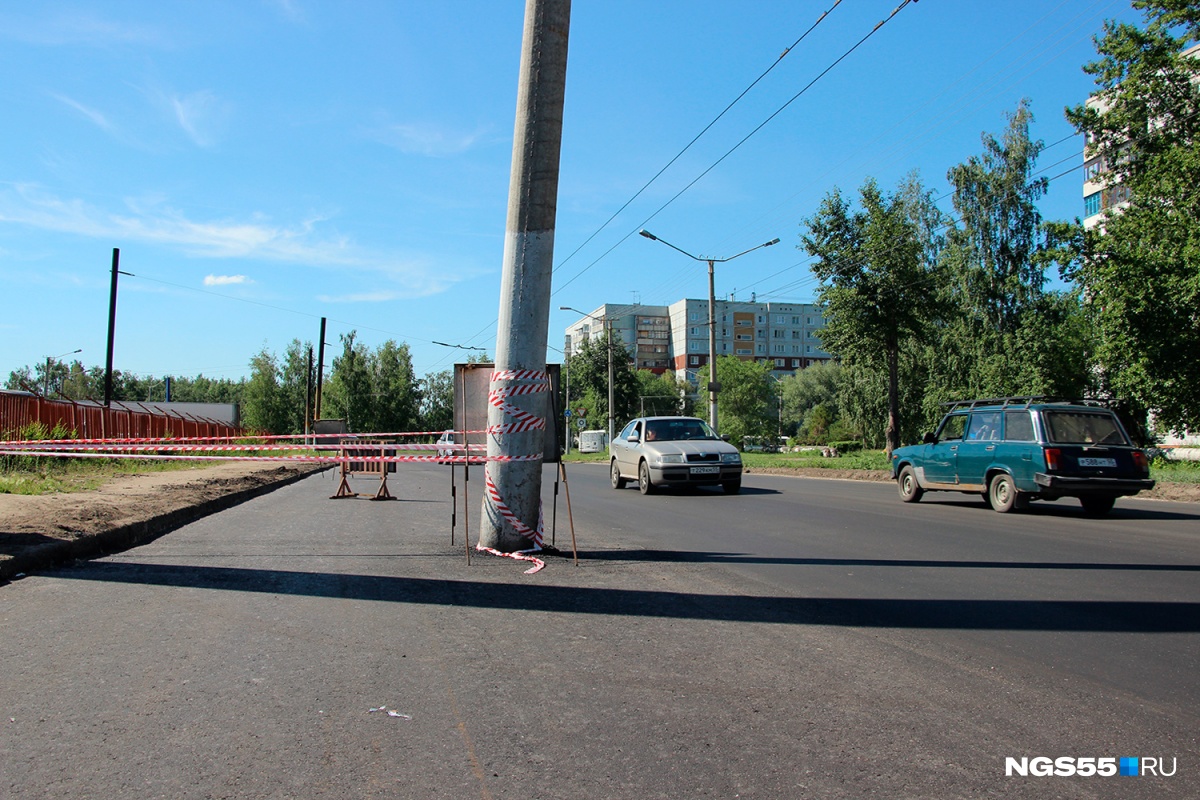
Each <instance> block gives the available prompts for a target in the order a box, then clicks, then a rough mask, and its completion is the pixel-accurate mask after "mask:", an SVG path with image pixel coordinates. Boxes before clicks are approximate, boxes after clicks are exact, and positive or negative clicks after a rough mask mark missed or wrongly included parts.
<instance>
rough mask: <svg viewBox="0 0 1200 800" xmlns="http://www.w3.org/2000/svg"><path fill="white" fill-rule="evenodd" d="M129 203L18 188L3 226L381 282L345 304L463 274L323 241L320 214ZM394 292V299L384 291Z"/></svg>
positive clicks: (418, 290) (5, 201) (5, 200)
mask: <svg viewBox="0 0 1200 800" xmlns="http://www.w3.org/2000/svg"><path fill="white" fill-rule="evenodd" d="M126 206H127V208H126V210H125V213H114V212H109V211H105V210H101V209H98V208H95V207H93V206H91V205H88V204H87V203H85V202H83V201H81V200H63V199H61V198H58V197H55V196H53V195H49V194H45V193H43V192H41V191H40V190H39V189H38V188H37V187H33V186H29V185H18V186H16V187H15V188H13V189H0V224H9V225H17V226H22V227H26V228H35V229H38V230H48V231H55V232H58V233H67V234H72V235H77V236H86V237H89V238H94V239H101V240H103V241H104V242H106V243H112V242H114V241H116V242H121V241H125V242H130V241H136V242H143V243H150V244H156V245H160V246H163V247H166V248H169V249H173V250H176V251H178V252H182V253H184V254H186V255H188V256H191V257H194V258H208V259H258V260H262V261H272V262H277V263H284V264H291V265H295V266H299V267H308V268H322V269H325V270H331V271H334V272H336V273H338V277H337V280H338V281H339V282H340V283H341V285H343V286H345V285H348V284H351V283H354V282H357V281H362V280H363V279H364V277H365V278H366V279H368V280H370V281H371V282H372V284H374V285H376V286H380V285H382V288H380V289H378V290H374V289H373V290H372V291H371V292H367V293H359V294H347V295H344V296H342V299H341V300H339V302H367V301H372V300H375V301H378V300H387V299H395V298H401V297H406V298H412V297H426V296H429V295H433V294H438V293H440V292H443V291H445V290H446V289H448V288H449V287H450V286H452V285H454V284H455V283H457V282H458V281H459V280H460V279H461V277H462V276H461V275H458V274H455V272H454V271H453V270H450V269H448V268H447V267H446V265H444V264H441V263H433V262H432V260H430V259H427V258H423V257H413V256H402V255H395V254H389V253H379V252H373V251H371V250H369V249H366V248H363V247H361V246H359V245H357V244H355V243H354V242H353V241H351V240H350V239H348V238H346V237H343V236H333V237H330V236H322V235H321V227H322V224H323V223H324V222H325V220H324V219H323V218H321V217H313V218H310V219H305V220H301V221H299V222H297V223H293V224H291V225H279V224H273V223H271V222H270V221H269V220H268V219H266V218H265V217H264V216H262V215H257V216H255V217H253V218H252V219H249V220H235V219H219V220H192V219H188V218H187V217H186V216H185V215H184V214H183V213H182V212H180V211H178V210H177V209H174V208H172V207H170V206H167V205H165V204H164V203H162V202H161V201H157V200H151V201H141V202H135V201H133V200H127V201H126ZM242 277H243V276H240V275H234V276H221V275H217V274H215V273H214V274H213V275H210V276H209V278H206V279H205V282H206V284H207V283H208V280H209V279H212V280H222V281H226V282H233V281H232V279H234V278H242ZM243 281H244V282H246V283H251V282H252V281H249V280H248V279H244V278H243ZM243 281H239V282H243ZM209 285H214V284H209ZM389 292H390V293H391V296H390V297H383V296H380V294H379V293H385V294H386V293H389Z"/></svg>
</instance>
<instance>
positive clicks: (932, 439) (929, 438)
mask: <svg viewBox="0 0 1200 800" xmlns="http://www.w3.org/2000/svg"><path fill="white" fill-rule="evenodd" d="M921 443H922V444H937V436H936V435H935V434H934V433H933V431H930V432H929V433H927V434H925V436H924V438H922V439H921Z"/></svg>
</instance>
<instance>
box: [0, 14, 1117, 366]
mask: <svg viewBox="0 0 1200 800" xmlns="http://www.w3.org/2000/svg"><path fill="white" fill-rule="evenodd" d="M898 2H899V0H842V1H841V2H838V0H821V2H817V3H808V2H796V0H790V1H789V2H782V1H781V2H775V0H762V1H761V2H716V1H715V0H692V1H691V2H683V1H682V0H658V1H657V2H650V3H647V2H645V1H644V0H642V2H636V3H635V2H627V1H626V0H599V1H598V0H591V1H589V0H575V2H574V4H573V5H574V7H573V9H572V20H571V32H570V58H569V65H568V75H567V101H566V109H565V112H564V130H563V152H562V167H561V174H560V187H559V205H558V223H557V231H556V247H555V263H556V270H555V276H554V291H555V294H554V296H553V298H552V304H551V305H552V308H553V309H554V310H552V311H551V316H550V344H551V345H554V346H559V345H560V344H561V337H562V330H563V328H564V327H565V326H566V325H568V324H570V323H571V322H573V321H574V320H575V319H576V318H577V315H574V314H572V313H570V312H564V311H559V310H558V307H559V306H560V305H566V306H574V307H577V308H582V309H586V310H590V309H592V308H594V307H596V306H597V305H599V304H600V303H603V302H610V303H635V302H640V303H645V304H665V303H670V302H673V301H675V300H678V299H680V298H682V297H704V296H706V294H707V278H706V273H705V268H704V265H703V264H698V263H696V262H692V261H690V260H688V259H686V258H684V257H683V256H681V255H679V254H677V253H675V252H674V251H672V250H670V249H668V248H666V247H663V246H662V245H661V244H656V243H653V242H650V241H648V240H646V239H643V238H641V237H638V236H636V234H635V232H636V231H637V230H638V228H639V227H642V226H645V227H647V228H648V229H650V230H652V231H653V232H654V233H656V234H657V235H659V236H661V237H662V238H664V239H666V240H668V241H670V242H672V243H673V244H676V245H678V246H680V247H682V248H684V249H686V250H688V251H690V252H692V253H695V254H697V255H704V256H715V257H724V256H728V255H733V254H734V253H737V252H740V251H742V250H745V249H747V248H749V247H752V246H754V245H756V244H759V243H761V242H764V241H766V240H768V239H772V238H775V237H779V238H780V239H781V240H782V241H781V243H780V245H777V246H775V247H771V248H767V249H764V250H761V251H756V252H755V253H753V254H750V255H747V256H745V257H744V258H740V259H738V260H737V261H734V262H731V263H730V264H728V265H725V266H720V267H719V268H718V270H717V283H716V291H717V293H718V295H719V296H726V295H728V294H730V293H734V292H735V293H736V295H737V297H738V298H739V299H749V295H750V292H756V293H757V295H758V299H760V300H763V299H772V300H793V301H811V300H812V298H813V290H814V285H813V282H812V281H811V276H810V274H809V272H808V263H809V260H808V259H807V258H806V257H805V255H804V253H803V252H801V251H799V250H797V249H796V246H797V245H798V243H799V234H800V231H801V223H802V221H803V220H804V219H805V218H807V217H809V216H810V215H811V214H812V213H813V212H814V211H815V209H816V208H817V205H818V203H819V202H820V200H821V198H822V197H823V196H824V195H825V194H826V193H827V192H828V191H830V190H831V189H832V188H833V187H835V186H837V187H841V188H842V189H843V190H845V191H848V192H854V191H855V190H856V189H857V188H858V187H859V186H860V185H861V184H862V182H863V180H864V179H865V178H866V177H867V176H874V177H875V178H876V179H877V180H878V181H879V182H880V184H881V185H882V186H883V187H884V188H885V189H889V188H892V187H894V186H895V185H896V183H898V182H899V180H900V179H901V178H902V177H903V176H904V174H905V173H907V172H909V171H911V170H919V172H920V174H921V176H922V178H923V179H924V180H925V182H926V183H927V185H928V186H930V187H931V188H933V189H934V190H936V191H937V192H938V193H939V194H942V193H944V192H945V191H946V188H947V184H946V181H945V175H946V170H947V169H948V168H949V167H951V166H953V165H955V164H957V163H959V162H961V161H963V160H965V159H967V158H968V157H970V156H972V155H974V154H977V153H979V152H980V150H981V145H980V135H981V133H983V132H985V131H987V132H991V133H996V134H999V133H1000V132H1001V131H1002V130H1003V128H1004V126H1005V124H1006V122H1005V114H1006V112H1010V111H1012V110H1013V109H1014V108H1015V107H1016V105H1017V103H1018V102H1019V101H1020V99H1021V98H1029V100H1030V101H1031V104H1032V110H1033V113H1034V115H1035V122H1034V126H1033V134H1034V136H1035V137H1036V138H1040V139H1042V140H1044V141H1045V142H1046V143H1047V144H1048V145H1049V144H1053V146H1052V147H1050V148H1048V149H1047V150H1046V152H1045V153H1043V155H1042V158H1041V160H1040V162H1039V165H1040V166H1042V167H1044V168H1045V169H1046V174H1047V175H1048V176H1050V177H1053V176H1056V175H1058V174H1059V173H1062V172H1065V171H1067V170H1070V169H1072V168H1077V167H1078V166H1079V165H1080V164H1081V163H1082V156H1081V155H1080V152H1081V147H1082V144H1081V139H1080V138H1079V137H1077V136H1071V134H1072V133H1073V132H1072V130H1071V128H1070V127H1069V126H1068V125H1067V123H1066V122H1065V121H1064V119H1063V108H1064V106H1066V105H1069V104H1070V105H1073V104H1075V103H1078V102H1080V101H1082V100H1083V99H1084V98H1085V97H1086V95H1087V93H1088V92H1089V90H1090V89H1091V88H1092V82H1091V78H1090V77H1089V76H1087V75H1085V74H1084V73H1083V72H1082V70H1081V69H1080V67H1081V65H1082V64H1084V63H1085V62H1087V61H1090V60H1092V59H1094V57H1095V50H1094V45H1093V41H1092V37H1093V36H1095V35H1096V34H1097V33H1099V32H1100V30H1101V26H1102V23H1103V20H1104V19H1106V18H1107V19H1122V20H1127V21H1136V20H1137V19H1138V17H1137V15H1136V14H1135V13H1134V12H1133V11H1132V10H1131V9H1130V6H1129V2H1128V0H1114V2H1106V1H1105V0H1063V1H1062V2H1058V1H1056V0H1036V1H1035V0H1028V1H1027V0H1008V1H1007V2H1003V3H997V2H985V1H984V0H919V2H915V3H909V4H908V5H907V6H906V7H904V8H903V9H902V10H901V11H900V12H899V13H898V14H897V15H896V16H895V17H894V18H892V19H891V20H890V21H889V22H887V24H885V25H883V26H882V27H881V28H879V30H878V31H876V32H875V33H874V35H872V36H871V38H869V39H868V40H867V41H866V42H865V43H863V44H862V45H861V46H860V47H859V48H858V49H857V50H855V51H854V52H853V53H852V54H851V55H850V56H848V57H847V58H846V59H845V60H844V61H842V62H841V63H840V64H838V65H837V66H836V67H834V68H833V70H832V71H830V72H829V73H828V74H827V75H825V76H824V77H823V78H821V79H820V80H819V81H818V82H817V83H816V84H814V85H813V86H812V88H810V89H807V90H806V91H804V92H803V94H800V96H799V97H796V99H794V100H793V101H792V102H791V103H790V104H788V101H789V100H792V98H794V97H795V96H796V95H797V94H798V93H800V92H801V91H802V90H804V87H805V86H806V85H807V84H809V82H810V81H812V80H813V79H814V78H816V77H817V75H818V74H820V73H821V72H822V71H823V70H824V69H825V68H826V67H828V66H829V65H830V64H832V63H833V62H834V61H835V60H836V59H838V58H839V57H840V56H841V55H842V54H843V53H845V52H846V51H847V50H848V49H850V48H851V47H852V46H853V45H854V43H855V42H858V41H859V40H860V39H862V37H864V36H866V35H867V34H868V33H869V32H870V31H871V30H872V28H873V27H874V26H875V25H876V23H878V22H879V21H880V20H883V19H884V18H886V17H887V16H888V15H889V14H890V13H891V12H892V10H893V9H894V8H895V7H896V5H897V3H898ZM523 6H524V4H523V3H522V2H519V1H518V0H450V1H449V2H441V3H428V2H423V3H417V2H406V1H404V0H393V1H392V2H383V1H380V2H369V1H368V0H362V1H361V2H353V3H342V2H326V1H325V0H237V2H223V1H222V0H213V1H212V2H207V3H149V2H98V1H96V2H92V1H84V2H69V1H68V2H64V3H53V4H50V3H46V4H38V3H23V4H6V7H5V8H4V9H2V10H0V67H2V68H3V72H4V74H5V75H7V76H9V77H8V79H7V80H5V81H4V83H3V86H2V88H0V102H2V105H3V108H4V122H3V123H2V124H0V281H2V284H3V286H4V287H5V290H6V291H5V299H6V303H5V310H4V312H3V314H2V315H0V342H2V344H0V376H5V375H7V374H8V372H9V371H10V370H13V369H16V368H18V367H20V366H22V365H26V364H35V363H38V362H43V361H44V360H45V359H46V358H47V357H48V356H57V355H59V354H60V353H66V352H68V351H71V350H75V349H77V348H82V349H83V352H82V353H81V354H79V355H78V356H75V358H79V359H81V360H82V361H83V362H84V364H85V365H94V364H100V365H102V364H103V362H104V349H105V337H106V332H107V313H108V285H109V283H108V282H109V268H110V264H111V257H112V249H113V248H114V247H118V248H120V250H121V268H122V269H123V270H125V271H128V272H130V273H133V275H134V276H135V277H124V276H123V277H122V278H121V284H120V299H119V307H118V314H117V335H116V348H115V351H116V358H115V366H116V367H117V368H118V369H121V370H125V371H130V372H136V373H140V374H154V375H160V376H161V375H164V374H174V375H195V374H197V373H203V374H205V375H208V376H210V377H231V378H237V377H239V376H242V375H245V374H246V373H247V371H248V367H247V365H248V362H249V360H250V358H251V356H252V355H253V354H254V353H256V352H258V351H259V350H261V349H262V348H263V347H266V348H268V349H270V350H272V351H275V352H276V353H280V354H282V352H283V351H284V349H285V348H286V346H287V344H288V343H289V342H290V341H291V340H292V339H297V338H298V339H300V340H302V341H314V342H315V341H316V339H317V335H318V326H319V318H320V317H322V316H325V317H327V318H328V319H329V323H328V332H327V334H326V341H327V342H330V343H331V344H332V345H333V350H334V351H335V352H336V351H338V350H340V345H339V343H338V336H339V335H340V334H344V333H346V332H348V331H350V330H351V329H357V330H358V335H359V339H360V340H361V341H364V342H366V343H367V344H368V345H370V346H372V347H374V346H376V345H378V344H380V343H382V342H383V341H385V340H386V339H389V338H390V339H395V340H397V341H402V342H407V343H408V344H409V345H410V347H411V348H412V352H413V360H414V367H415V369H416V371H417V374H418V375H423V374H425V373H427V372H431V371H437V370H441V369H447V368H449V367H450V366H451V365H452V364H453V363H454V362H455V361H462V360H465V356H466V355H467V353H466V352H465V351H462V350H454V349H448V348H445V347H441V346H438V345H436V344H434V342H447V343H453V344H463V345H470V346H478V347H484V348H486V349H487V350H488V352H489V353H493V354H494V349H493V343H494V337H495V326H494V321H495V319H496V317H497V311H498V297H499V283H500V271H501V257H502V252H503V241H504V229H505V208H506V203H507V195H508V177H509V167H510V162H511V154H512V130H513V115H514V109H515V104H516V88H517V69H518V63H519V55H520V44H521V28H522V20H523V15H524V7H523ZM831 7H833V10H832V12H831V13H830V14H829V15H828V17H826V19H825V20H824V21H823V22H822V23H821V24H820V25H819V26H817V28H816V29H815V30H813V32H812V33H810V34H809V35H808V37H807V38H806V39H805V40H804V41H803V42H801V43H800V44H799V45H797V46H796V47H795V48H793V49H792V50H791V51H789V52H788V54H787V55H786V57H784V58H782V59H780V54H781V53H783V52H784V51H785V49H786V48H788V47H789V46H790V45H792V43H793V42H795V41H796V40H797V39H798V38H799V37H800V36H801V35H802V34H803V33H804V31H805V30H807V29H808V28H809V27H810V26H811V25H812V24H813V23H814V22H815V21H816V20H817V19H818V17H819V16H820V15H821V12H823V11H825V10H826V9H829V8H831ZM777 60H778V64H777V66H775V68H774V69H773V70H771V72H770V73H769V74H768V75H767V76H766V77H765V78H763V80H762V81H761V82H759V83H758V84H757V85H756V86H755V87H754V88H753V89H752V90H751V91H750V92H749V93H748V94H747V95H746V96H745V97H744V98H743V99H742V100H741V101H740V102H739V103H738V104H737V105H736V106H734V108H733V109H731V110H730V111H729V112H728V113H727V114H726V115H725V116H724V117H723V118H722V119H721V120H720V121H719V122H718V123H717V124H716V125H714V126H713V127H712V128H711V130H709V131H708V132H707V133H706V134H705V135H704V136H703V137H702V138H701V139H700V140H699V141H697V142H696V144H695V145H693V146H692V148H691V149H690V150H688V151H687V153H685V154H684V155H683V156H682V157H680V158H679V159H678V160H677V161H676V162H675V163H674V164H673V165H672V166H671V167H670V169H668V170H666V171H665V172H664V173H663V174H662V176H661V177H659V178H658V179H657V180H656V181H655V182H654V183H653V184H651V185H650V186H649V187H648V188H647V189H646V190H645V191H644V192H642V193H641V195H639V196H638V197H637V198H636V199H635V200H633V202H631V203H630V204H629V205H628V207H627V208H625V210H624V211H622V212H621V213H620V214H619V215H617V217H616V218H615V219H614V220H612V222H611V223H609V224H608V225H607V227H602V226H604V225H605V222H606V221H607V220H609V218H610V217H612V216H613V214H614V213H616V212H617V211H618V209H620V208H621V207H622V206H623V205H624V204H625V203H626V202H627V201H629V200H630V199H631V198H632V197H634V195H635V193H637V192H638V190H639V189H641V188H642V187H643V186H644V185H645V184H646V182H647V181H649V180H650V179H651V178H652V177H653V176H654V175H655V174H656V173H657V172H658V171H659V170H660V169H662V168H663V167H664V166H665V165H666V164H667V163H668V162H670V161H671V159H672V158H673V157H675V156H676V155H677V154H678V153H679V152H680V151H681V150H682V149H683V148H684V146H685V145H686V144H687V143H688V142H689V141H691V140H692V139H693V137H695V136H696V134H698V133H699V132H700V131H701V130H702V129H703V128H704V127H705V126H706V125H707V124H708V123H709V122H711V121H712V120H713V119H714V118H715V117H716V116H717V115H718V113H720V111H721V110H722V109H723V108H725V107H726V106H727V105H728V104H729V103H730V102H731V101H732V100H733V99H734V98H735V97H737V95H738V94H739V93H741V92H742V90H744V89H745V88H746V87H747V86H749V85H750V84H751V82H753V81H754V79H755V78H757V77H758V76H759V75H761V74H762V73H763V72H764V71H765V70H766V69H767V68H768V67H770V66H771V65H772V64H773V63H775V62H776V61H777ZM785 104H788V105H787V107H786V108H784V109H783V110H782V111H780V108H781V107H783V106H784V105H785ZM776 112H778V113H777V114H776ZM772 114H776V116H775V117H774V118H773V119H771V121H770V122H767V124H765V125H763V126H762V127H761V129H759V130H758V132H757V133H755V134H754V135H753V136H751V137H750V138H749V139H748V140H746V141H745V142H744V143H743V144H741V146H740V147H737V149H736V150H733V148H734V147H735V146H736V145H737V144H738V143H739V142H740V141H742V140H743V139H744V138H745V137H746V136H747V135H748V134H750V133H751V132H752V131H753V130H754V129H755V128H757V127H758V126H759V125H760V124H762V123H763V122H764V120H766V119H767V118H768V117H771V115H772ZM1067 137H1070V138H1067ZM1064 138H1066V141H1061V142H1060V140H1063V139H1064ZM1054 143H1057V144H1054ZM731 150H733V152H730V151H731ZM727 154H728V155H727ZM723 156H725V158H724V160H721V159H722V157H723ZM718 160H720V163H719V164H717V165H716V166H715V167H713V165H714V164H716V163H717V162H718ZM1059 161H1062V163H1061V164H1058V165H1057V166H1055V165H1054V164H1055V162H1059ZM710 167H712V169H711V170H710V171H708V172H707V174H704V175H703V177H700V179H699V180H696V179H697V178H698V177H699V176H701V174H703V173H705V170H709V168H710ZM1081 180H1082V178H1081V175H1080V170H1079V169H1075V170H1074V171H1073V172H1070V173H1069V174H1067V175H1066V176H1064V177H1061V178H1058V179H1057V180H1055V181H1054V182H1053V183H1052V184H1051V189H1050V193H1049V195H1048V196H1047V197H1046V198H1044V200H1043V202H1042V205H1041V208H1042V211H1043V214H1044V215H1045V216H1046V217H1047V218H1055V219H1064V218H1072V217H1075V216H1079V215H1080V214H1081V212H1082V198H1081V194H1080V186H1081V183H1080V182H1081ZM693 181H695V183H694V184H693ZM689 184H692V185H691V187H690V188H687V189H686V191H683V193H682V194H679V193H680V191H681V190H683V189H684V188H685V187H687V186H688V185H689ZM676 195H678V197H676ZM673 198H674V199H673ZM943 206H944V207H945V208H947V209H949V208H950V204H949V200H948V199H947V200H945V201H943ZM589 237H591V239H590V241H589ZM550 355H551V356H554V353H553V352H552V353H551V354H550Z"/></svg>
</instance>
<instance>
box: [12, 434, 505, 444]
mask: <svg viewBox="0 0 1200 800" xmlns="http://www.w3.org/2000/svg"><path fill="white" fill-rule="evenodd" d="M443 433H445V431H401V432H389V433H308V434H304V433H285V434H272V435H269V436H249V435H247V436H180V437H174V436H140V437H116V438H111V439H14V440H0V445H3V446H4V447H15V446H17V445H35V446H44V445H51V444H68V445H80V444H154V443H155V442H163V443H167V444H183V443H187V442H234V441H236V442H257V441H263V442H267V441H282V440H288V439H332V438H337V439H341V440H343V441H341V442H340V443H341V444H350V445H354V444H355V441H354V440H356V439H392V438H403V437H413V436H441V435H442V434H443ZM455 433H463V434H471V433H486V431H483V430H477V431H455ZM333 444H334V445H336V444H338V443H337V442H334V443H333ZM363 444H378V442H364V443H363ZM305 445H309V446H322V447H330V446H331V445H328V444H327V445H321V444H320V443H319V442H318V443H316V444H315V445H314V444H313V443H310V442H296V443H295V446H296V448H299V447H302V446H305ZM392 446H393V447H399V446H400V445H392ZM406 446H408V445H406ZM431 446H432V445H431ZM259 449H262V448H259ZM291 449H295V448H291Z"/></svg>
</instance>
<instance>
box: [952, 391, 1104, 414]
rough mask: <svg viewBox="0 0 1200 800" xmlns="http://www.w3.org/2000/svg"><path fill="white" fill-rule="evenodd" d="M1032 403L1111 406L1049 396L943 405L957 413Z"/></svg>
mask: <svg viewBox="0 0 1200 800" xmlns="http://www.w3.org/2000/svg"><path fill="white" fill-rule="evenodd" d="M1032 403H1045V404H1047V405H1050V404H1055V405H1070V406H1099V407H1102V408H1107V407H1108V406H1109V401H1106V400H1102V399H1099V398H1096V397H1079V398H1070V397H1051V396H1048V395H1034V396H1030V397H981V398H977V399H975V400H951V401H950V402H948V403H942V405H943V406H947V407H949V410H950V411H956V410H958V409H959V408H962V407H964V406H966V407H967V408H968V409H973V408H978V407H979V406H1001V407H1003V408H1008V407H1009V406H1015V405H1019V406H1022V407H1024V408H1029V406H1030V405H1031V404H1032ZM947 413H949V412H947Z"/></svg>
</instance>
